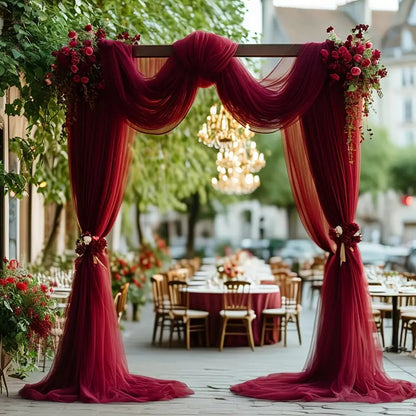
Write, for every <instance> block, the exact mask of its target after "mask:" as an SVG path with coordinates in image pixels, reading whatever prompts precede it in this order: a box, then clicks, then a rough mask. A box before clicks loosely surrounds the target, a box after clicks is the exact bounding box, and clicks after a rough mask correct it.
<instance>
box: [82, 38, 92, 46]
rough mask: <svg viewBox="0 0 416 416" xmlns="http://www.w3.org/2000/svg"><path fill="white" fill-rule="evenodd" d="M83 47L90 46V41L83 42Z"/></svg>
mask: <svg viewBox="0 0 416 416" xmlns="http://www.w3.org/2000/svg"><path fill="white" fill-rule="evenodd" d="M83 45H84V46H91V40H90V39H85V40H84V42H83Z"/></svg>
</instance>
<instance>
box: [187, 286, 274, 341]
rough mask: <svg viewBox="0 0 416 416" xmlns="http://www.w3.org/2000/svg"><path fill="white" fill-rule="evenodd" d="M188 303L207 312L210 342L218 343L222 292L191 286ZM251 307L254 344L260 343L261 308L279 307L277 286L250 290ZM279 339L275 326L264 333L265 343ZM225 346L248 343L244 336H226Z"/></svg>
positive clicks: (192, 307) (193, 307)
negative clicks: (253, 313) (254, 314)
mask: <svg viewBox="0 0 416 416" xmlns="http://www.w3.org/2000/svg"><path fill="white" fill-rule="evenodd" d="M189 303H190V308H191V309H199V310H204V311H208V312H209V319H210V321H209V323H210V337H211V339H210V342H211V345H212V346H216V345H218V341H219V336H220V329H221V328H220V326H221V318H220V315H219V312H220V310H221V309H222V307H223V305H222V293H221V291H220V290H219V289H205V290H204V288H196V287H192V288H190V289H189ZM251 303H252V309H253V310H254V312H255V313H256V319H254V320H253V323H252V327H253V338H254V343H255V345H260V340H261V313H262V311H263V309H267V308H279V307H280V304H281V303H280V292H279V287H278V286H273V287H271V286H270V287H268V288H265V287H264V286H263V287H260V288H259V289H258V291H256V290H255V289H253V290H252V292H251ZM278 341H279V330H278V328H276V331H275V332H274V333H271V332H268V333H266V338H265V344H273V343H276V342H278ZM224 345H226V346H240V345H248V342H247V337H245V336H235V335H234V336H226V337H225V343H224Z"/></svg>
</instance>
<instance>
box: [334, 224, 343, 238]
mask: <svg viewBox="0 0 416 416" xmlns="http://www.w3.org/2000/svg"><path fill="white" fill-rule="evenodd" d="M334 229H335V232H336V233H337V235H338V237H339V236H340V235H342V227H341V226H340V225H337V226H336V227H335V228H334Z"/></svg>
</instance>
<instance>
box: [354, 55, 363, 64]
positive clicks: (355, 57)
mask: <svg viewBox="0 0 416 416" xmlns="http://www.w3.org/2000/svg"><path fill="white" fill-rule="evenodd" d="M353 59H354V61H355V62H361V60H362V59H363V57H362V56H361V55H360V54H358V53H356V54H355V55H354V58H353Z"/></svg>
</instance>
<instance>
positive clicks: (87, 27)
mask: <svg viewBox="0 0 416 416" xmlns="http://www.w3.org/2000/svg"><path fill="white" fill-rule="evenodd" d="M84 30H85V31H86V32H91V31H92V30H93V28H92V25H85V27H84Z"/></svg>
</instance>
